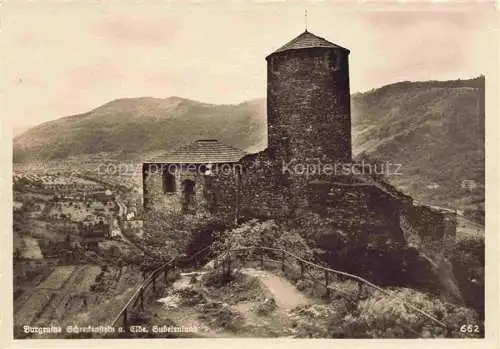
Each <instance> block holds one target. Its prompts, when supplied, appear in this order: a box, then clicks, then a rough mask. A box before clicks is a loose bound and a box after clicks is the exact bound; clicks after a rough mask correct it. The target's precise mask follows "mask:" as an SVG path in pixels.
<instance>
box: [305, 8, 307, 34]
mask: <svg viewBox="0 0 500 349" xmlns="http://www.w3.org/2000/svg"><path fill="white" fill-rule="evenodd" d="M304 21H305V26H306V31H307V9H306V10H305V12H304Z"/></svg>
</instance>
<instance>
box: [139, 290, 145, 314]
mask: <svg viewBox="0 0 500 349" xmlns="http://www.w3.org/2000/svg"><path fill="white" fill-rule="evenodd" d="M139 298H140V300H141V310H144V288H142V287H141V290H140V291H139Z"/></svg>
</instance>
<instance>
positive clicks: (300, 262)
mask: <svg viewBox="0 0 500 349" xmlns="http://www.w3.org/2000/svg"><path fill="white" fill-rule="evenodd" d="M299 264H300V279H301V280H304V262H302V261H299Z"/></svg>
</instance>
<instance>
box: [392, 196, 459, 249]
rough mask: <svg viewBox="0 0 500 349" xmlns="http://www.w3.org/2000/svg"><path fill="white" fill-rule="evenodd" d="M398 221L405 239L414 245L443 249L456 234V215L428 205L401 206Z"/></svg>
mask: <svg viewBox="0 0 500 349" xmlns="http://www.w3.org/2000/svg"><path fill="white" fill-rule="evenodd" d="M400 221H401V227H402V229H403V232H404V235H405V240H406V241H407V242H408V243H410V244H412V245H415V246H419V247H425V248H432V249H435V250H439V249H443V248H445V247H446V246H445V244H446V240H448V239H451V240H453V239H454V238H455V235H456V229H457V221H456V215H455V214H454V213H450V212H444V211H438V210H435V209H433V208H431V207H428V206H413V205H405V206H403V210H402V211H401V217H400Z"/></svg>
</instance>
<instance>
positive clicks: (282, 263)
mask: <svg viewBox="0 0 500 349" xmlns="http://www.w3.org/2000/svg"><path fill="white" fill-rule="evenodd" d="M281 271H282V272H283V273H284V272H285V251H281Z"/></svg>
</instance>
